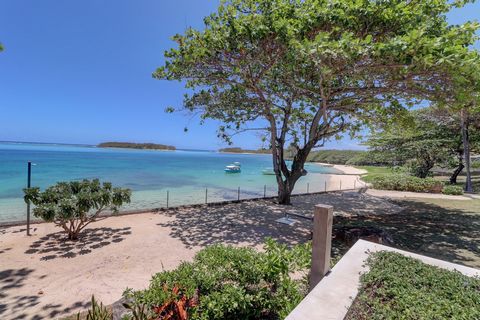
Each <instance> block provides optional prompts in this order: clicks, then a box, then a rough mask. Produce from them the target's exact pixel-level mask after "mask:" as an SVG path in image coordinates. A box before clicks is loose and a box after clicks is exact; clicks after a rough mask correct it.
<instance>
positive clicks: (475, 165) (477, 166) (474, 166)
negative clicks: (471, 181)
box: [471, 160, 480, 169]
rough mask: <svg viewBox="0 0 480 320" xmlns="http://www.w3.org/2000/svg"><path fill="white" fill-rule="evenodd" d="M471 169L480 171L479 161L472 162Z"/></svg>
mask: <svg viewBox="0 0 480 320" xmlns="http://www.w3.org/2000/svg"><path fill="white" fill-rule="evenodd" d="M471 166H472V169H480V160H475V161H472V164H471Z"/></svg>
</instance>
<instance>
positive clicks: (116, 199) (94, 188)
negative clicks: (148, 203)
mask: <svg viewBox="0 0 480 320" xmlns="http://www.w3.org/2000/svg"><path fill="white" fill-rule="evenodd" d="M23 192H24V193H25V196H24V200H25V202H27V203H32V204H33V205H34V206H35V207H34V208H33V215H34V216H35V217H37V218H42V219H43V220H44V221H47V222H53V223H55V224H56V225H57V226H59V227H62V228H63V229H64V231H65V232H66V233H67V235H68V239H69V240H77V239H78V235H79V234H80V232H81V231H82V230H83V228H85V227H86V226H87V225H89V224H90V223H92V222H95V221H96V219H97V218H98V217H99V216H100V214H101V213H102V212H104V211H105V210H111V211H112V212H117V210H118V208H119V207H120V206H122V205H123V204H125V203H129V202H130V196H131V191H130V190H129V189H122V188H115V187H113V186H112V184H111V183H110V182H103V183H101V182H100V181H99V180H98V179H93V180H87V179H84V180H82V181H69V182H58V183H57V184H56V185H54V186H51V187H49V188H47V189H45V191H40V188H38V187H34V188H28V189H23Z"/></svg>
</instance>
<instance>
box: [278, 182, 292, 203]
mask: <svg viewBox="0 0 480 320" xmlns="http://www.w3.org/2000/svg"><path fill="white" fill-rule="evenodd" d="M292 191H293V190H291V189H290V188H289V187H288V183H284V184H282V186H280V185H279V188H278V203H279V204H285V205H290V204H292V203H291V196H292Z"/></svg>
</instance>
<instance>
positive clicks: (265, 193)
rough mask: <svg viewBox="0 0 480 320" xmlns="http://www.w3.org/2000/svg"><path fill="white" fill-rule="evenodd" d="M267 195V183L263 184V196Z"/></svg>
mask: <svg viewBox="0 0 480 320" xmlns="http://www.w3.org/2000/svg"><path fill="white" fill-rule="evenodd" d="M266 196H267V185H266V184H265V185H263V198H265V197H266Z"/></svg>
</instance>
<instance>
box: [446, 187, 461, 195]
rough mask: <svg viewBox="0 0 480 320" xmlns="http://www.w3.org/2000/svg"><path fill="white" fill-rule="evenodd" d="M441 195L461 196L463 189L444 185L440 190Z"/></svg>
mask: <svg viewBox="0 0 480 320" xmlns="http://www.w3.org/2000/svg"><path fill="white" fill-rule="evenodd" d="M442 193H443V194H449V195H457V196H459V195H462V194H463V188H462V187H460V186H451V185H446V186H444V187H443V189H442Z"/></svg>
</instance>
